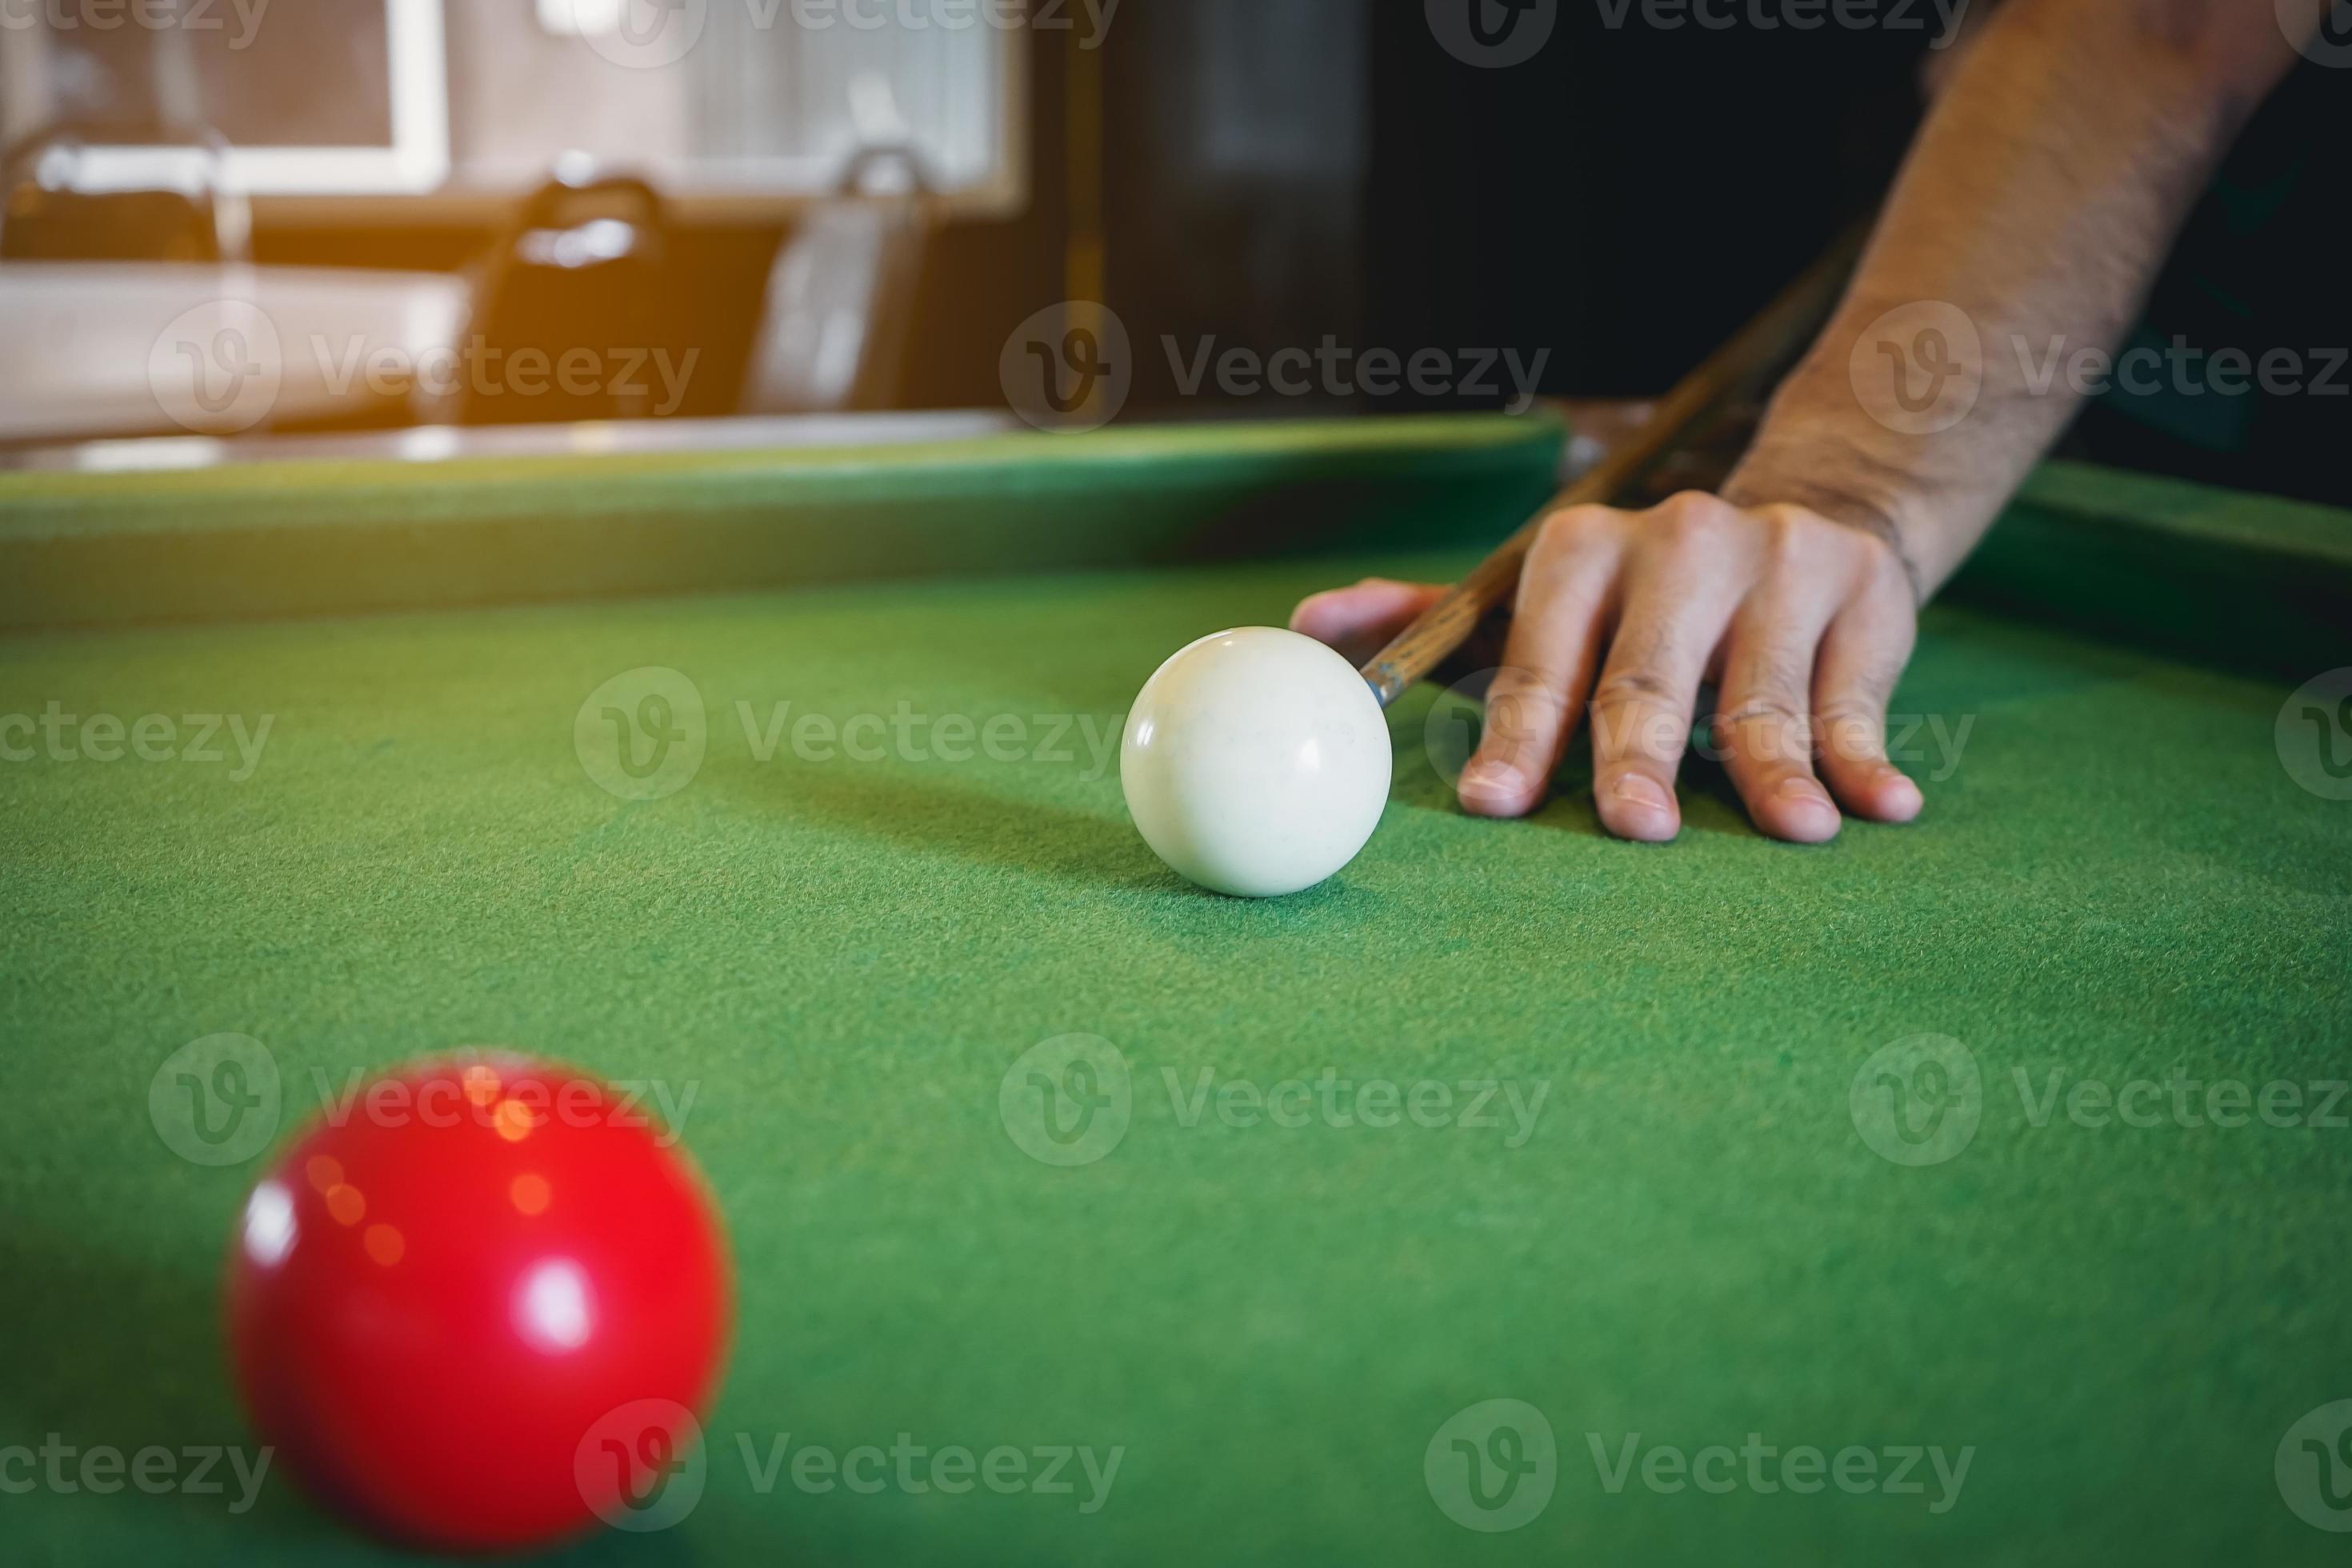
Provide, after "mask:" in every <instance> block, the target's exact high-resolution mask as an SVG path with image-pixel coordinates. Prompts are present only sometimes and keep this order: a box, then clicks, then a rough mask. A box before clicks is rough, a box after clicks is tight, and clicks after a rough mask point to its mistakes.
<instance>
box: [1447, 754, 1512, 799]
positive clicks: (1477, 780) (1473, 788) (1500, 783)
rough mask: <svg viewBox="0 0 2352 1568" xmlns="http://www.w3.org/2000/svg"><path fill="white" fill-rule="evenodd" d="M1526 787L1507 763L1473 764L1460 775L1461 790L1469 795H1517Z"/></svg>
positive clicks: (1491, 761) (1488, 762) (1490, 761)
mask: <svg viewBox="0 0 2352 1568" xmlns="http://www.w3.org/2000/svg"><path fill="white" fill-rule="evenodd" d="M1526 787H1527V781H1526V780H1524V779H1522V778H1521V777H1520V776H1519V770H1518V769H1517V768H1515V767H1513V766H1511V764H1510V763H1498V762H1495V761H1493V760H1491V759H1489V760H1488V761H1486V762H1483V763H1471V764H1470V765H1469V767H1467V768H1466V769H1465V770H1464V771H1463V773H1462V788H1463V790H1464V791H1465V793H1467V794H1470V795H1517V794H1518V793H1519V791H1521V790H1523V789H1525V788H1526Z"/></svg>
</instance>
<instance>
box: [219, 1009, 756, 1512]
mask: <svg viewBox="0 0 2352 1568" xmlns="http://www.w3.org/2000/svg"><path fill="white" fill-rule="evenodd" d="M664 1137H665V1134H664V1133H663V1131H662V1130H661V1128H660V1127H659V1126H658V1125H657V1124H656V1123H655V1122H654V1121H652V1119H651V1117H650V1116H649V1115H647V1114H646V1112H644V1111H643V1110H637V1109H635V1107H633V1106H631V1105H629V1104H628V1103H627V1102H626V1100H625V1098H624V1097H623V1096H621V1095H620V1094H618V1093H617V1092H616V1091H614V1089H611V1088H610V1087H608V1086H607V1085H605V1084H604V1083H602V1082H600V1081H598V1080H597V1079H593V1078H590V1077H588V1076H587V1075H585V1074H583V1073H581V1072H579V1071H578V1070H576V1069H574V1068H566V1067H562V1066H559V1065H557V1064H554V1063H551V1062H544V1061H538V1060H533V1059H531V1058H523V1057H517V1056H492V1055H484V1056H469V1057H461V1058H449V1059H444V1060H436V1061H429V1062H425V1063H421V1064H418V1065H415V1066H413V1067H410V1068H405V1069H404V1070H402V1071H400V1072H398V1073H395V1074H394V1075H392V1076H390V1077H387V1078H383V1079H378V1080H377V1081H376V1082H375V1083H373V1084H372V1085H370V1086H369V1088H368V1089H365V1090H363V1091H362V1092H361V1093H360V1094H359V1095H358V1096H357V1097H355V1098H353V1099H352V1100H350V1101H348V1102H347V1103H345V1104H344V1105H342V1106H341V1107H338V1108H336V1109H335V1110H334V1113H333V1114H331V1116H330V1117H329V1118H327V1119H326V1120H323V1121H320V1123H318V1124H317V1125H315V1126H313V1127H312V1128H310V1129H309V1130H308V1131H306V1132H305V1133H304V1134H303V1135H302V1136H301V1137H299V1139H298V1140H297V1141H296V1142H294V1144H293V1145H292V1146H291V1148H289V1150H288V1151H287V1152H286V1153H285V1154H284V1156H283V1157H282V1158H281V1159H279V1160H278V1163H277V1164H276V1166H275V1167H274V1168H273V1169H272V1170H271V1171H270V1172H269V1173H268V1175H266V1176H264V1177H263V1178H262V1179H261V1181H260V1182H258V1183H257V1184H256V1185H255V1187H254V1189H253V1192H252V1194H251V1195H250V1196H249V1197H248V1198H247V1201H246V1206H245V1212H244V1216H243V1219H242V1221H241V1222H240V1224H239V1226H238V1227H237V1235H236V1239H235V1241H234V1244H233V1246H232V1247H231V1251H230V1256H229V1263H228V1314H227V1315H228V1334H229V1342H230V1352H231V1355H232V1357H233V1359H234V1363H235V1367H236V1378H237V1383H238V1385H239V1387H240V1389H241V1390H242V1392H243V1394H244V1396H245V1400H246V1404H247V1408H248V1409H249V1410H250V1411H251V1412H252V1415H253V1418H254V1421H255V1424H256V1425H257V1426H258V1427H259V1428H260V1430H261V1433H262V1434H263V1436H264V1437H265V1438H266V1440H268V1441H269V1442H271V1443H273V1444H275V1445H276V1446H277V1447H278V1449H279V1451H280V1455H281V1458H282V1461H283V1462H284V1463H285V1464H286V1465H287V1466H288V1467H289V1468H290V1469H291V1470H293V1471H294V1473H295V1474H296V1475H297V1476H298V1477H299V1479H301V1480H302V1481H303V1482H304V1483H305V1484H306V1485H307V1486H308V1487H309V1488H310V1489H311V1490H312V1491H314V1492H316V1493H317V1494H318V1495H320V1497H322V1498H324V1499H325V1500H328V1501H329V1502H331V1504H332V1505H334V1506H335V1507H337V1508H339V1509H341V1510H343V1511H345V1512H346V1513H348V1514H350V1515H351V1516H352V1517H353V1518H355V1519H357V1520H358V1521H361V1522H362V1523H363V1524H365V1525H367V1526H369V1527H371V1528H373V1529H374V1530H376V1531H380V1532H382V1533H384V1534H387V1535H390V1536H392V1537H394V1538H395V1539H397V1540H400V1541H404V1542H411V1543H415V1544H419V1545H425V1546H434V1547H441V1548H447V1549H456V1550H470V1551H485V1550H498V1549H504V1548H512V1547H521V1546H531V1545H540V1544H544V1543H546V1542H551V1541H554V1540H557V1539H559V1538H561V1537H562V1536H564V1535H566V1534H569V1533H571V1532H572V1531H575V1530H578V1529H581V1528H583V1527H584V1526H586V1525H587V1524H588V1523H590V1522H591V1521H593V1519H595V1518H597V1517H599V1516H600V1515H601V1516H602V1517H604V1518H606V1519H608V1520H619V1519H622V1518H624V1517H625V1516H626V1514H627V1513H628V1512H629V1511H630V1510H633V1509H641V1508H643V1507H644V1506H645V1504H646V1498H647V1496H648V1495H649V1494H650V1492H651V1491H652V1489H655V1488H656V1487H657V1486H658V1485H659V1484H660V1482H661V1481H662V1479H663V1477H662V1475H661V1473H660V1472H661V1471H663V1470H664V1469H666V1468H669V1467H670V1466H671V1465H672V1463H673V1461H674V1459H676V1458H682V1457H683V1456H685V1455H687V1454H688V1452H689V1451H690V1448H691V1446H692V1444H693V1443H694V1442H695V1441H696V1440H697V1439H698V1436H699V1429H698V1425H697V1423H698V1417H699V1416H700V1415H701V1414H702V1413H704V1412H705V1411H707V1409H708V1408H709V1406H708V1401H709V1397H710V1395H711V1394H712V1392H713V1389H714V1387H715V1385H716V1384H717V1382H718V1379H719V1369H720V1366H721V1363H723V1361H724V1359H725V1355H726V1341H727V1333H728V1321H729V1314H730V1305H729V1298H730V1284H729V1268H728V1263H727V1257H726V1249H725V1242H724V1238H723V1235H722V1233H721V1230H720V1227H719V1220H718V1216H717V1214H716V1212H715V1210H714V1209H713V1207H712V1205H711V1202H710V1198H709V1194H708V1192H707V1191H706V1190H705V1189H704V1186H703V1184H702V1181H701V1178H700V1176H699V1175H698V1173H697V1172H696V1171H695V1169H694V1168H693V1166H692V1165H691V1164H690V1163H688V1161H687V1160H686V1158H685V1157H684V1155H683V1154H682V1152H677V1151H674V1150H672V1149H670V1148H667V1147H665V1146H664V1142H663V1140H664Z"/></svg>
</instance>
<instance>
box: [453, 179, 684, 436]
mask: <svg viewBox="0 0 2352 1568" xmlns="http://www.w3.org/2000/svg"><path fill="white" fill-rule="evenodd" d="M614 215H618V216H614ZM668 249H669V220H668V216H667V208H666V207H665V205H664V204H663V202H662V199H661V196H660V195H659V194H658V193H657V192H656V190H655V189H654V187H653V186H652V184H649V183H648V182H647V181H646V180H645V179H644V178H642V177H640V176H638V175H635V174H619V173H599V172H597V171H595V170H593V169H592V168H589V167H588V166H586V165H584V164H570V163H566V164H559V165H558V168H557V171H556V173H555V174H553V175H552V176H551V177H550V178H549V179H548V181H547V182H546V183H545V184H542V185H541V186H540V188H539V189H538V190H537V191H536V192H534V193H533V194H532V195H531V196H530V198H529V199H528V200H527V201H525V202H524V203H523V204H522V205H521V206H520V208H519V209H518V210H517V213H516V216H515V219H514V221H513V222H512V223H511V224H509V225H508V226H507V227H506V228H505V230H504V231H503V232H502V233H501V234H500V235H499V237H498V239H497V240H496V242H495V243H494V244H493V245H492V246H491V247H490V249H489V251H488V255H487V256H486V258H484V259H483V260H482V261H481V262H480V263H478V265H477V267H476V268H475V270H474V279H473V302H472V307H471V310H470V312H469V314H470V318H471V319H470V321H468V323H467V330H466V332H465V337H464V343H463V351H462V355H461V359H460V364H459V372H460V374H458V375H457V377H456V383H457V385H456V388H455V390H454V391H453V392H452V393H451V394H450V395H449V396H448V397H447V398H446V399H445V400H444V401H442V402H441V403H439V404H437V405H431V406H425V407H420V408H419V409H418V411H417V412H418V413H419V415H420V416H422V417H425V418H427V419H430V420H434V421H438V422H447V423H456V424H463V425H510V424H538V423H545V422H550V421H557V420H580V419H625V418H631V417H635V416H641V415H644V414H646V413H648V412H650V411H651V410H650V408H649V407H648V406H646V401H647V396H648V395H649V392H650V387H651V381H650V378H649V377H648V376H646V375H644V374H635V375H630V376H618V377H615V376H611V375H605V374H600V375H598V376H596V377H593V378H592V379H593V381H594V382H595V386H594V389H593V390H592V391H588V392H576V391H572V390H570V389H568V388H567V387H566V386H564V385H563V384H561V383H560V382H557V383H551V384H547V385H545V386H542V387H534V388H525V387H524V386H523V385H522V382H523V379H524V378H523V377H521V376H520V375H519V374H509V372H508V371H507V370H505V369H502V368H501V367H505V366H510V365H511V364H512V363H513V361H514V356H516V355H517V354H518V353H524V352H526V351H535V352H536V353H539V354H541V355H543V356H544V357H545V358H546V359H547V360H548V361H549V362H550V363H555V362H558V361H560V360H561V359H562V356H563V355H564V354H565V353H568V352H576V351H577V350H579V349H583V348H585V349H588V350H590V351H591V352H593V353H596V354H597V355H598V356H599V357H600V360H601V361H604V362H607V368H609V362H610V360H611V357H612V355H613V354H614V353H615V352H618V351H636V350H643V351H647V352H650V351H651V350H652V349H653V348H654V347H656V346H657V345H661V344H664V343H665V342H666V338H667V331H666V321H667V315H666V312H665V310H664V309H663V303H664V302H663V300H662V299H661V290H662V289H663V287H664V278H663V261H664V259H665V258H666V256H667V252H668ZM538 379H541V380H543V379H545V378H543V377H541V378H538Z"/></svg>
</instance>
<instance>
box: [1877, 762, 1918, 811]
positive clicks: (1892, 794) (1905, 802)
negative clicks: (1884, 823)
mask: <svg viewBox="0 0 2352 1568" xmlns="http://www.w3.org/2000/svg"><path fill="white" fill-rule="evenodd" d="M1879 782H1880V784H1882V785H1883V786H1884V787H1885V791H1886V794H1887V797H1888V802H1889V804H1890V805H1894V806H1895V807H1896V808H1897V809H1899V810H1904V811H1909V812H1914V813H1916V812H1919V811H1923V810H1925V809H1926V808H1927V796H1926V795H1922V794H1920V793H1919V786H1918V785H1917V784H1913V783H1912V782H1911V780H1910V779H1909V778H1908V777H1907V776H1906V775H1905V774H1904V773H1901V772H1900V771H1899V770H1897V769H1895V768H1888V769H1887V770H1886V771H1885V773H1881V774H1880V775H1879Z"/></svg>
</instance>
